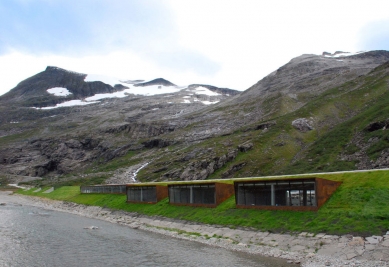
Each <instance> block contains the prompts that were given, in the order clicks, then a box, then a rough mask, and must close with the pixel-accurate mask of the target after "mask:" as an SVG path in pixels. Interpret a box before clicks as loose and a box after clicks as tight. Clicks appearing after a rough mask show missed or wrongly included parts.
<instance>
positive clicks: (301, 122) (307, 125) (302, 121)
mask: <svg viewBox="0 0 389 267" xmlns="http://www.w3.org/2000/svg"><path fill="white" fill-rule="evenodd" d="M292 126H293V127H294V128H295V129H297V130H299V131H300V132H303V133H305V132H308V131H311V130H313V129H314V128H313V120H312V119H311V120H308V119H306V118H298V119H295V120H294V121H292Z"/></svg>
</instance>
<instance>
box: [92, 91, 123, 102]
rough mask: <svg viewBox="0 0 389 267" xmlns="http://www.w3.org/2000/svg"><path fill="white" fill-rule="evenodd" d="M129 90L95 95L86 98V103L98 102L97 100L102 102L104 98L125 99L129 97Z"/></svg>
mask: <svg viewBox="0 0 389 267" xmlns="http://www.w3.org/2000/svg"><path fill="white" fill-rule="evenodd" d="M127 90H128V89H126V90H123V91H119V92H114V93H106V94H95V95H94V96H90V97H87V98H85V101H96V100H101V99H104V98H115V97H117V98H123V97H126V96H128V93H127Z"/></svg>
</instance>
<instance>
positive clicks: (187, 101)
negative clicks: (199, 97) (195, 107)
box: [181, 99, 191, 104]
mask: <svg viewBox="0 0 389 267" xmlns="http://www.w3.org/2000/svg"><path fill="white" fill-rule="evenodd" d="M181 103H184V104H190V103H191V102H190V100H188V99H184V102H181Z"/></svg>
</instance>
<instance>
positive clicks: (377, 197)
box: [18, 171, 389, 236]
mask: <svg viewBox="0 0 389 267" xmlns="http://www.w3.org/2000/svg"><path fill="white" fill-rule="evenodd" d="M296 177H297V176H296ZM319 177H321V178H327V179H330V180H336V181H342V182H343V183H342V185H341V186H340V187H339V188H338V190H337V191H336V192H335V194H334V195H333V196H332V197H331V198H330V200H329V201H328V202H327V203H326V204H325V205H324V206H323V207H322V208H321V209H320V210H319V211H318V212H292V211H262V210H249V209H247V210H246V209H236V207H235V199H234V197H231V198H230V199H228V200H227V201H225V202H223V203H222V204H221V205H219V206H218V207H217V208H214V209H212V208H202V207H185V206H172V205H169V203H168V199H165V200H163V201H161V202H159V203H157V204H154V205H151V204H127V203H125V201H126V196H124V195H109V194H101V195H100V194H90V195H81V194H80V193H79V187H77V186H64V187H61V188H59V189H56V190H55V191H53V192H52V193H48V194H45V193H43V192H44V190H41V191H40V192H37V193H33V191H34V190H33V189H32V190H29V191H23V190H19V191H18V193H20V194H26V195H35V196H40V197H48V198H52V199H58V200H66V201H72V202H76V203H80V204H86V205H95V206H102V207H108V208H112V209H120V210H125V211H132V212H139V213H141V214H146V215H159V216H165V217H170V218H176V219H183V220H189V221H197V222H202V223H207V224H218V225H226V226H230V227H239V226H243V227H253V228H255V229H260V230H262V231H270V232H289V233H297V232H304V231H308V232H313V233H319V232H325V233H329V234H346V233H351V234H356V235H364V236H367V235H371V234H382V233H383V232H386V231H388V230H389V205H388V203H389V171H372V172H360V173H357V172H356V173H343V174H325V175H324V174H323V175H319ZM226 182H227V181H226ZM228 182H231V180H230V181H228Z"/></svg>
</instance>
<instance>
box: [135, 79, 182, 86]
mask: <svg viewBox="0 0 389 267" xmlns="http://www.w3.org/2000/svg"><path fill="white" fill-rule="evenodd" d="M150 85H163V86H176V85H175V84H174V83H171V82H169V81H168V80H165V79H163V78H157V79H154V80H151V81H148V82H144V83H137V84H134V86H150Z"/></svg>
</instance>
